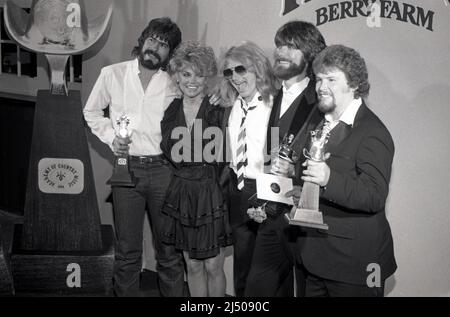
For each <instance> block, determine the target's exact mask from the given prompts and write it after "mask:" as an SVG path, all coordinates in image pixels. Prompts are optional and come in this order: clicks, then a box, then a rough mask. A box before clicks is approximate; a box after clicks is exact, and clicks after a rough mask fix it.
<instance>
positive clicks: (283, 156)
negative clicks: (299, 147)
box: [270, 134, 299, 177]
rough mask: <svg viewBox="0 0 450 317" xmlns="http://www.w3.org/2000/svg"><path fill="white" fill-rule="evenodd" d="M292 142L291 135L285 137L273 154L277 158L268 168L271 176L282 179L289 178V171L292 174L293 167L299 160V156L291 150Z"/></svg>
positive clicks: (292, 137)
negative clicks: (281, 177)
mask: <svg viewBox="0 0 450 317" xmlns="http://www.w3.org/2000/svg"><path fill="white" fill-rule="evenodd" d="M293 142H294V135H293V134H289V135H285V137H284V138H283V141H282V142H281V144H280V146H279V148H278V149H277V150H275V152H274V154H275V155H276V156H277V157H276V159H275V160H273V161H272V165H271V167H270V173H271V174H274V175H279V176H284V177H290V176H291V175H290V174H292V173H291V171H292V172H293V168H294V165H295V164H296V163H297V161H298V159H299V155H298V154H297V153H296V152H295V151H294V150H293V149H292V143H293ZM274 161H275V162H274ZM289 167H291V168H292V169H290V168H289Z"/></svg>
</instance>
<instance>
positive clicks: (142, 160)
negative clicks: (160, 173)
mask: <svg viewBox="0 0 450 317" xmlns="http://www.w3.org/2000/svg"><path fill="white" fill-rule="evenodd" d="M146 160H147V158H146V157H145V156H139V163H140V164H145V163H146Z"/></svg>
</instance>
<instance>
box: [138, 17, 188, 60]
mask: <svg viewBox="0 0 450 317" xmlns="http://www.w3.org/2000/svg"><path fill="white" fill-rule="evenodd" d="M152 35H155V36H157V37H158V38H160V39H161V40H163V41H167V43H168V44H169V49H170V51H169V56H172V54H173V51H174V50H175V48H176V47H177V46H178V44H180V42H181V31H180V28H179V27H178V26H177V24H176V23H175V22H172V20H171V19H170V18H167V17H164V18H156V19H153V20H151V21H150V22H149V23H148V25H147V27H146V28H145V29H144V30H143V31H142V33H141V35H140V36H139V38H138V45H137V46H135V47H134V48H133V50H132V52H131V54H132V55H133V56H139V54H140V52H141V51H142V47H143V46H144V43H145V41H146V40H147V39H148V38H149V37H150V36H152Z"/></svg>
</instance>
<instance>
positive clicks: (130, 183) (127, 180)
mask: <svg viewBox="0 0 450 317" xmlns="http://www.w3.org/2000/svg"><path fill="white" fill-rule="evenodd" d="M106 184H108V185H111V186H112V187H136V184H137V180H136V178H135V177H134V175H133V173H132V172H128V171H127V172H126V173H113V176H111V178H110V179H109V180H108V181H107V182H106Z"/></svg>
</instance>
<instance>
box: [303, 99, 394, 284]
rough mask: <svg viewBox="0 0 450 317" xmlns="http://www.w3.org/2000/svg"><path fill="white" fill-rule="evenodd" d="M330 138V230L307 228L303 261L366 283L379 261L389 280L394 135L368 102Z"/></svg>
mask: <svg viewBox="0 0 450 317" xmlns="http://www.w3.org/2000/svg"><path fill="white" fill-rule="evenodd" d="M328 144H329V146H328V149H327V152H330V153H331V157H330V159H329V160H328V161H327V164H328V165H329V167H330V170H331V174H330V179H329V181H328V184H327V186H326V188H325V190H324V191H323V192H322V194H321V200H320V206H319V208H320V211H322V213H323V217H324V222H325V223H326V224H328V226H329V230H328V231H321V230H314V229H307V231H306V236H303V237H301V238H300V239H299V241H298V243H299V244H300V245H299V250H300V252H301V256H302V260H303V263H304V265H305V267H306V268H307V270H308V271H309V272H311V273H313V274H315V275H318V276H320V277H322V278H326V279H330V280H334V281H341V282H346V283H351V284H360V285H365V284H366V281H367V277H368V276H369V274H370V273H372V272H373V269H372V268H371V267H369V268H368V266H369V265H370V264H372V263H373V264H378V265H379V266H380V269H381V271H380V273H381V276H380V277H381V279H382V280H383V281H384V279H386V278H387V277H389V276H390V275H391V274H393V273H394V272H395V270H396V268H397V265H396V262H395V258H394V248H393V240H392V235H391V229H390V227H389V223H388V221H387V219H386V214H385V203H386V198H387V196H388V192H389V181H390V177H391V165H392V160H393V156H394V143H393V141H392V138H391V135H390V133H389V131H388V130H387V128H386V127H385V126H384V124H383V123H382V122H381V121H380V119H379V118H378V117H377V116H376V115H375V114H374V113H373V112H372V111H371V110H370V109H369V108H367V106H366V105H365V104H364V103H363V104H362V105H361V107H360V109H359V110H358V112H357V114H356V117H355V121H354V124H353V127H350V126H346V125H345V124H344V127H343V128H342V129H340V131H338V133H335V134H334V135H333V131H332V134H331V136H330V139H329V142H328ZM305 230H306V229H305ZM368 269H369V270H370V271H368Z"/></svg>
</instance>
